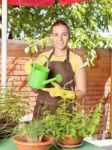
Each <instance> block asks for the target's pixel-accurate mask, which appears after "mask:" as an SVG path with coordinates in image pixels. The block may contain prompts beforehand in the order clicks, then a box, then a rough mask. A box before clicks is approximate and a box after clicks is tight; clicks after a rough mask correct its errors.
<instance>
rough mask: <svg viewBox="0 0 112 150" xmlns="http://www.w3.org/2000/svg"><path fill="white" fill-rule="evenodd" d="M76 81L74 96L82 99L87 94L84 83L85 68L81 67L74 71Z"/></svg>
mask: <svg viewBox="0 0 112 150" xmlns="http://www.w3.org/2000/svg"><path fill="white" fill-rule="evenodd" d="M75 82H76V90H75V92H76V97H77V99H78V100H82V99H83V98H84V97H85V96H86V94H87V83H86V71H85V68H84V67H83V68H81V69H79V70H78V71H76V73H75Z"/></svg>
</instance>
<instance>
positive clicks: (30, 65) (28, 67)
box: [25, 59, 32, 75]
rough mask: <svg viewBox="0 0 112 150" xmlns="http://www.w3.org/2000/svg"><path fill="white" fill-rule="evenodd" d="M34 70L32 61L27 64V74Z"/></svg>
mask: <svg viewBox="0 0 112 150" xmlns="http://www.w3.org/2000/svg"><path fill="white" fill-rule="evenodd" d="M31 70H32V59H30V61H28V62H26V63H25V72H26V73H27V74H28V75H29V74H30V72H31Z"/></svg>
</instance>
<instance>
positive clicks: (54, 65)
mask: <svg viewBox="0 0 112 150" xmlns="http://www.w3.org/2000/svg"><path fill="white" fill-rule="evenodd" d="M69 39H70V29H69V27H68V25H67V24H66V23H65V22H64V21H62V20H57V21H55V22H54V24H53V25H52V27H51V40H52V43H53V46H54V48H53V49H52V50H50V51H48V52H44V53H42V54H41V55H44V56H46V57H48V61H49V65H48V68H49V70H50V73H49V76H48V78H49V79H51V78H53V77H54V76H56V75H57V74H60V75H61V76H62V82H60V83H59V85H60V89H61V88H64V89H65V90H67V91H70V92H72V93H73V92H74V94H75V95H76V98H77V101H80V102H81V101H82V99H83V98H84V97H85V95H86V75H85V68H84V66H83V62H82V59H81V58H80V56H78V55H77V54H75V53H73V52H72V51H70V49H69V48H68V42H69ZM41 55H40V56H41ZM41 64H42V65H44V64H45V62H41ZM53 86H54V84H48V85H47V88H48V89H50V88H51V89H52V90H48V91H47V88H46V90H45V88H44V90H42V89H41V90H40V89H39V90H37V92H38V96H37V102H36V105H35V108H34V115H33V117H34V118H35V119H37V118H38V117H39V116H41V115H43V107H44V105H47V106H48V109H49V111H50V112H51V113H55V111H56V109H57V108H58V106H59V100H60V96H61V95H59V93H60V94H61V92H59V93H57V95H58V96H56V97H52V96H51V95H52V94H51V93H50V91H53V90H54V92H56V89H55V88H56V87H57V86H56V87H53ZM57 92H58V91H57ZM74 101H75V100H74ZM73 105H74V104H73ZM71 107H72V106H71Z"/></svg>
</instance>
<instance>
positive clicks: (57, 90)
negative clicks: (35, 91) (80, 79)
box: [42, 82, 75, 100]
mask: <svg viewBox="0 0 112 150" xmlns="http://www.w3.org/2000/svg"><path fill="white" fill-rule="evenodd" d="M51 84H52V85H53V86H54V87H52V88H43V89H42V90H43V91H46V92H49V94H50V96H51V97H58V96H59V97H61V98H63V99H71V100H73V99H75V92H74V91H70V90H65V89H63V88H62V87H61V86H60V85H59V84H58V83H56V82H52V83H51Z"/></svg>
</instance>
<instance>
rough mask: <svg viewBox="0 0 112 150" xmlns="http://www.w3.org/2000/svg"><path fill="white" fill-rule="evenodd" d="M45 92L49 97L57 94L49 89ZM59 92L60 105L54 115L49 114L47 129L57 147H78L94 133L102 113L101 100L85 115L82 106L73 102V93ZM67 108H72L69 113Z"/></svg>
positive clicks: (61, 90) (62, 90)
mask: <svg viewBox="0 0 112 150" xmlns="http://www.w3.org/2000/svg"><path fill="white" fill-rule="evenodd" d="M45 90H46V91H48V92H49V93H50V95H51V96H57V94H59V93H56V92H54V91H50V90H49V89H45ZM60 92H61V93H60V96H61V99H60V105H59V107H58V109H57V110H56V113H55V114H54V115H52V114H51V116H52V120H49V122H51V121H52V124H50V125H51V126H49V129H50V130H51V133H52V135H53V136H54V137H55V139H56V141H57V143H58V144H59V145H61V146H63V147H68V148H70V147H71V148H72V147H78V146H80V145H81V144H82V141H83V138H84V137H86V136H89V135H93V134H94V133H95V131H96V127H97V126H98V123H99V121H100V116H101V113H102V99H101V100H100V102H99V103H98V104H97V105H96V107H95V108H94V109H91V110H90V111H89V112H88V113H86V112H85V111H84V106H82V105H80V104H79V103H78V102H77V101H76V100H75V96H74V95H75V94H73V93H74V92H70V91H67V90H65V89H62V88H61V87H60ZM68 106H72V109H71V111H70V110H69V109H68ZM48 119H50V117H49V118H48Z"/></svg>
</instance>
